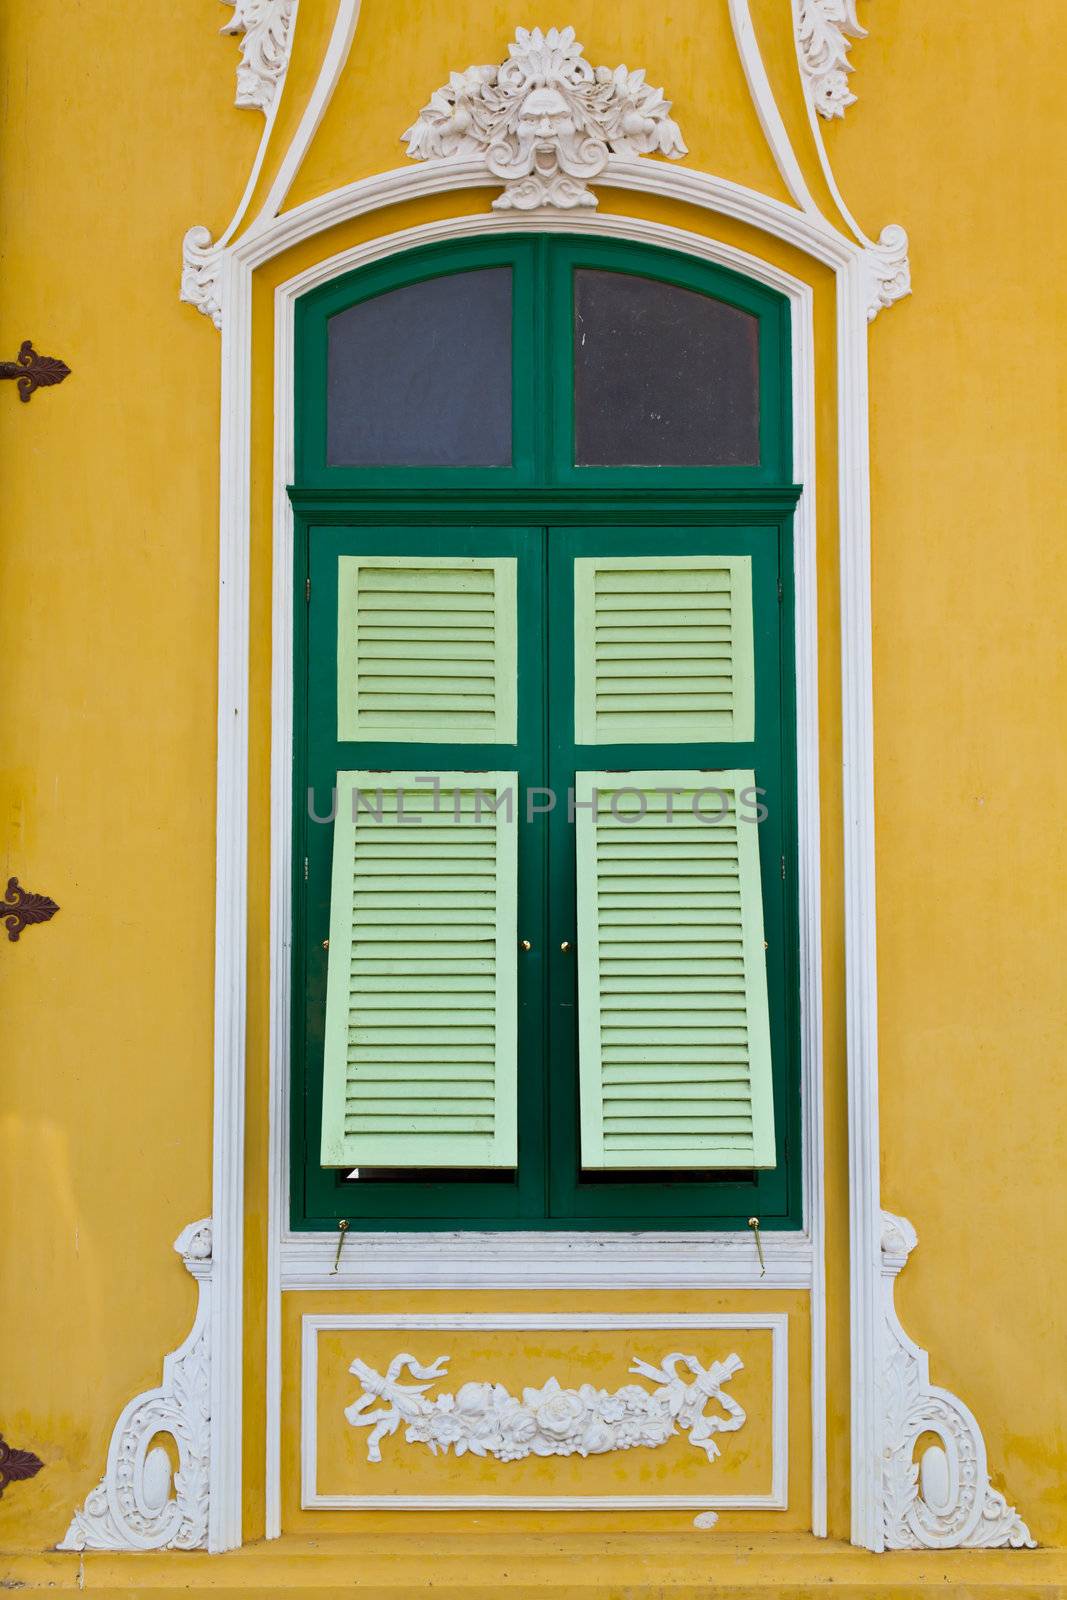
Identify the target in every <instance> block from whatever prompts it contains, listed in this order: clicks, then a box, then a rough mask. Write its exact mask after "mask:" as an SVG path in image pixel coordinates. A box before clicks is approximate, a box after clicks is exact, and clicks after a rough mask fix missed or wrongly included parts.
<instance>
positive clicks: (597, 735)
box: [574, 556, 754, 744]
mask: <svg viewBox="0 0 1067 1600" xmlns="http://www.w3.org/2000/svg"><path fill="white" fill-rule="evenodd" d="M574 628H575V639H574V667H575V683H574V720H575V740H576V742H577V743H578V744H650V743H652V744H662V743H681V742H684V741H687V740H704V741H712V740H745V739H751V738H752V737H753V716H754V706H753V677H754V672H753V653H752V563H751V560H750V558H749V557H748V556H639V557H622V556H612V557H610V558H609V557H600V556H595V557H581V558H579V559H578V560H576V561H575V563H574Z"/></svg>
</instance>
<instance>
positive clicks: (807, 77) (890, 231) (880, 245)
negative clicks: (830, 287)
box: [731, 0, 911, 322]
mask: <svg viewBox="0 0 1067 1600" xmlns="http://www.w3.org/2000/svg"><path fill="white" fill-rule="evenodd" d="M731 4H740V5H743V6H745V8H746V9H747V5H748V0H731ZM844 8H848V9H849V11H850V12H851V16H852V21H854V20H855V0H793V40H794V43H795V45H796V57H797V67H798V71H799V73H800V78H801V83H802V86H803V91H804V104H805V106H806V107H807V113H808V127H809V131H810V133H811V138H812V142H813V143H814V145H815V150H816V154H817V155H818V158H819V166H820V168H821V169H822V175H823V178H824V179H825V181H826V186H827V188H828V189H829V191H830V196H831V198H832V200H833V202H834V205H835V206H836V207H837V209H838V212H839V213H840V215H841V218H842V220H843V221H844V223H845V226H846V227H847V228H848V230H849V232H850V233H851V234H852V237H853V238H854V239H855V241H856V243H857V244H858V245H859V247H860V250H861V252H862V254H863V258H864V263H865V267H866V275H867V287H866V304H867V320H868V321H869V322H873V321H874V319H875V317H876V316H877V315H878V313H879V311H881V310H883V309H885V308H886V307H888V306H891V305H894V304H895V303H896V302H897V301H898V300H902V299H904V297H905V296H906V295H909V294H910V293H911V264H910V261H909V259H908V235H907V233H906V231H905V230H904V229H903V228H902V227H901V226H900V224H899V223H898V222H890V223H888V224H887V225H886V226H885V227H884V228H883V229H882V231H881V233H880V234H879V235H878V239H877V240H874V239H872V238H870V236H869V235H868V234H866V233H864V231H863V229H862V228H861V227H860V225H859V223H858V222H857V221H856V219H855V217H854V216H853V215H852V212H851V211H850V210H849V208H848V206H847V205H846V204H845V198H844V196H843V195H842V193H841V189H840V186H839V185H838V182H837V179H836V178H835V177H834V172H833V168H832V166H831V165H830V156H829V153H828V151H827V149H826V140H825V139H824V138H823V131H822V124H821V122H820V120H819V116H820V115H821V116H822V117H824V118H826V117H831V116H841V115H843V113H844V107H845V105H850V104H851V103H852V102H853V101H854V100H855V98H856V97H855V95H852V94H848V90H847V84H846V80H845V73H846V71H851V67H850V66H849V64H848V60H847V50H848V45H847V43H845V41H844V39H843V37H841V35H840V34H839V32H838V29H839V21H838V20H835V18H834V17H832V16H830V15H829V13H830V12H832V13H835V14H836V13H841V16H842V17H844V16H845V11H844ZM846 20H847V18H846ZM857 26H858V24H857ZM827 30H828V31H827ZM849 31H850V28H848V27H845V29H844V32H845V33H848V32H849ZM831 33H832V34H834V36H835V37H837V38H838V39H839V43H840V45H841V55H842V59H843V60H844V66H843V67H841V66H840V65H838V66H837V67H836V68H832V69H831V70H830V71H829V72H827V73H825V74H824V75H823V76H820V72H821V71H822V69H823V67H824V66H825V64H826V63H827V62H830V61H832V59H834V50H833V49H831V48H830V46H829V44H828V43H826V41H827V40H828V39H829V34H831ZM863 34H864V30H863V29H862V28H860V29H859V32H858V33H853V34H852V37H853V38H859V37H861V36H863ZM824 44H825V48H823V45H824ZM813 63H815V65H813ZM831 77H833V78H834V82H835V83H837V84H839V86H843V87H844V90H845V94H846V96H847V98H845V99H844V100H843V101H841V100H840V99H837V100H836V101H835V100H834V93H835V90H834V89H833V87H832V86H830V87H828V86H827V85H828V84H829V79H830V78H831ZM831 103H835V104H837V106H838V109H837V110H835V111H830V110H828V109H827V107H828V106H829V105H830V104H831ZM817 113H818V114H819V115H817ZM786 143H787V144H788V140H787V141H786ZM774 148H775V158H776V160H778V167H779V170H780V171H781V172H782V174H783V177H784V176H785V168H784V167H783V164H782V160H781V159H779V157H778V149H777V147H774ZM790 153H791V151H790ZM787 181H788V179H787Z"/></svg>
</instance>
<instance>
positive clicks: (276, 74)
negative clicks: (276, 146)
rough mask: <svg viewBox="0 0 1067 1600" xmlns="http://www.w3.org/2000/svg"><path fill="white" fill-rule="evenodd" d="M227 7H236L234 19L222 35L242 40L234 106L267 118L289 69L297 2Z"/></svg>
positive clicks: (241, 0)
mask: <svg viewBox="0 0 1067 1600" xmlns="http://www.w3.org/2000/svg"><path fill="white" fill-rule="evenodd" d="M223 3H224V4H225V5H228V6H232V7H233V16H232V17H230V18H229V20H228V21H226V22H224V23H223V25H222V27H221V28H220V29H219V32H220V33H232V34H236V35H238V37H239V38H240V40H241V60H240V63H239V65H238V68H237V98H236V100H235V101H234V104H235V105H239V106H247V107H248V108H249V109H250V110H259V111H262V112H263V114H264V115H266V113H267V112H268V111H269V110H270V108H271V106H272V105H273V104H274V99H275V96H276V95H277V93H278V90H279V88H280V87H281V83H282V79H283V78H284V77H285V69H286V67H287V66H288V65H289V51H290V48H291V45H292V25H293V12H294V11H295V10H296V0H223Z"/></svg>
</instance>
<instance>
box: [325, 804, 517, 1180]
mask: <svg viewBox="0 0 1067 1600" xmlns="http://www.w3.org/2000/svg"><path fill="white" fill-rule="evenodd" d="M516 782H517V778H516V774H514V773H496V772H479V773H442V774H441V776H440V796H439V801H438V810H437V811H436V812H434V810H433V796H432V793H429V792H427V790H425V789H423V790H422V791H421V792H420V793H418V794H417V795H411V794H409V792H408V785H411V784H413V783H414V775H413V774H411V773H380V772H373V773H372V772H342V773H338V776H337V816H336V820H335V823H334V855H333V882H332V898H331V906H330V946H329V948H330V956H329V968H328V974H327V993H326V1039H325V1056H324V1084H323V1119H322V1164H323V1166H327V1167H511V1166H514V1164H515V1159H516V1148H517V1130H516V1120H515V1078H516V1050H517V1028H516V995H515V986H516V970H515V965H516V948H517V942H516V881H517V877H516V830H515V826H514V824H512V823H510V822H509V821H508V820H507V816H506V812H505V810H504V809H503V808H501V809H500V810H498V811H493V810H491V809H490V807H489V805H488V804H486V805H485V806H484V807H483V808H481V809H480V810H479V808H477V807H476V805H475V792H476V791H481V792H482V794H483V795H485V796H486V797H487V798H488V801H489V802H492V803H495V802H496V800H497V799H498V797H499V796H500V795H501V794H502V793H503V792H504V791H505V790H507V789H511V790H512V792H514V788H515V785H516ZM356 790H359V791H361V792H362V793H364V794H367V793H372V792H373V791H374V790H377V791H378V793H379V794H380V797H381V813H382V816H381V820H378V817H377V815H376V814H372V813H371V812H368V811H367V810H365V809H363V810H357V812H356V814H355V819H354V820H353V796H354V792H355V791H356ZM401 793H403V795H404V810H405V811H407V812H408V813H409V814H410V810H411V805H412V804H417V806H418V808H419V809H420V810H421V811H422V812H423V814H426V815H428V816H432V817H433V819H434V825H433V826H432V827H431V826H427V827H426V828H425V829H422V828H418V827H412V828H408V829H405V830H404V837H403V838H402V839H400V838H398V827H397V824H396V822H395V820H391V819H395V818H396V817H397V815H398V814H399V807H400V795H401ZM457 799H458V805H456V806H455V807H454V801H456V800H457ZM409 802H411V804H409Z"/></svg>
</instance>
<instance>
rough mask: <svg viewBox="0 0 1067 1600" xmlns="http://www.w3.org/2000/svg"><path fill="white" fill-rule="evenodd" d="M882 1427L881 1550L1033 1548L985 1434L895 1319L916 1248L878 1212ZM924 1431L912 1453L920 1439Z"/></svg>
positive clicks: (911, 1236)
mask: <svg viewBox="0 0 1067 1600" xmlns="http://www.w3.org/2000/svg"><path fill="white" fill-rule="evenodd" d="M881 1246H882V1313H883V1319H884V1320H883V1325H882V1360H881V1373H880V1391H881V1401H882V1418H883V1429H884V1449H883V1452H882V1531H883V1537H884V1539H885V1547H886V1549H887V1550H919V1549H927V1550H948V1549H958V1548H960V1547H961V1546H967V1545H970V1546H977V1547H979V1548H984V1549H988V1548H990V1547H991V1546H995V1545H1008V1546H1010V1547H1011V1548H1012V1549H1015V1550H1018V1549H1021V1548H1022V1547H1024V1546H1032V1545H1033V1543H1034V1541H1033V1539H1032V1538H1031V1537H1030V1530H1029V1528H1028V1527H1027V1526H1026V1523H1025V1522H1024V1521H1023V1519H1022V1518H1021V1517H1020V1515H1019V1513H1018V1512H1017V1511H1016V1509H1015V1507H1014V1506H1013V1505H1009V1503H1008V1501H1007V1500H1006V1499H1005V1497H1004V1495H1002V1494H1001V1492H1000V1490H999V1489H994V1487H993V1485H992V1483H991V1482H990V1479H989V1468H988V1464H987V1460H986V1447H985V1440H984V1438H983V1437H982V1430H981V1428H980V1427H979V1426H978V1423H977V1421H976V1419H975V1417H974V1414H973V1412H972V1411H971V1410H970V1409H969V1407H967V1406H965V1405H964V1403H963V1401H962V1400H961V1399H959V1397H958V1396H957V1395H954V1394H951V1393H950V1392H949V1390H947V1389H940V1388H938V1387H937V1386H936V1385H935V1384H932V1383H931V1382H930V1360H929V1357H928V1355H927V1353H926V1351H925V1350H923V1349H922V1348H921V1347H920V1346H919V1345H917V1344H916V1343H915V1341H914V1340H913V1339H911V1338H909V1337H908V1335H907V1334H906V1333H905V1332H904V1329H903V1328H902V1327H901V1324H900V1319H899V1317H898V1316H897V1313H896V1307H895V1305H894V1303H893V1299H894V1294H893V1291H894V1285H895V1282H896V1277H897V1274H898V1273H899V1272H900V1270H901V1268H902V1267H903V1266H904V1264H905V1262H906V1261H907V1259H908V1257H909V1255H910V1254H911V1252H912V1251H913V1250H914V1248H915V1229H914V1228H913V1227H912V1225H911V1223H910V1222H908V1221H907V1219H906V1218H904V1217H897V1216H894V1215H893V1213H892V1212H890V1211H883V1212H882V1240H881ZM929 1438H932V1439H933V1440H935V1441H936V1442H935V1443H929V1444H927V1445H926V1447H925V1449H924V1450H923V1451H922V1453H921V1455H920V1456H919V1459H918V1460H916V1455H917V1453H918V1449H919V1443H920V1441H921V1440H923V1439H929Z"/></svg>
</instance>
